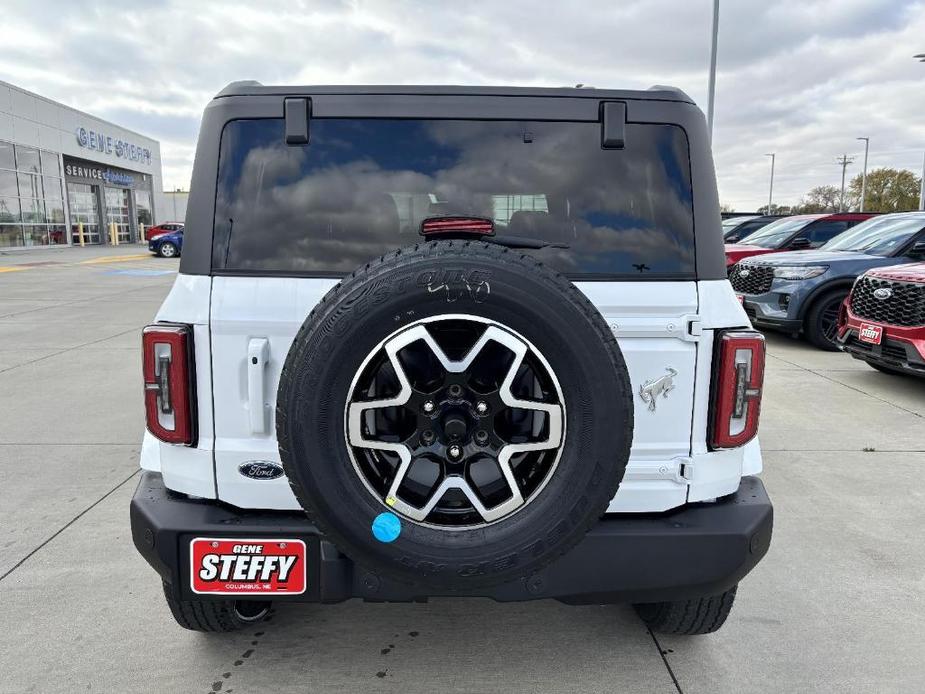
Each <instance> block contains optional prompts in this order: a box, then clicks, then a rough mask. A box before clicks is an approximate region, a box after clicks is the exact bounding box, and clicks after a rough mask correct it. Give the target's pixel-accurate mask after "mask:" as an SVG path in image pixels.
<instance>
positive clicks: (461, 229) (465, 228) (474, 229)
mask: <svg viewBox="0 0 925 694" xmlns="http://www.w3.org/2000/svg"><path fill="white" fill-rule="evenodd" d="M494 233H495V223H494V221H493V220H491V219H489V218H488V217H428V218H427V219H425V220H424V221H423V222H421V235H422V236H440V235H441V234H465V235H469V234H471V235H473V236H492V235H494Z"/></svg>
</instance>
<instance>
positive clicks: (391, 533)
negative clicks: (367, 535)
mask: <svg viewBox="0 0 925 694" xmlns="http://www.w3.org/2000/svg"><path fill="white" fill-rule="evenodd" d="M399 535H401V521H400V520H398V516H396V515H395V514H394V513H388V512H386V513H380V514H379V515H378V516H376V517H375V518H373V537H375V538H376V539H377V540H379V542H393V541H394V540H396V539H398V536H399Z"/></svg>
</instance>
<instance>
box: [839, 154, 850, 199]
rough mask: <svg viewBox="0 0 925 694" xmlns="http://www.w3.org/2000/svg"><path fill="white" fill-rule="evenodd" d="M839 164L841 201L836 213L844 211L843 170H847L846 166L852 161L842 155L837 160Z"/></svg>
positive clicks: (845, 155)
mask: <svg viewBox="0 0 925 694" xmlns="http://www.w3.org/2000/svg"><path fill="white" fill-rule="evenodd" d="M837 161H838V163H839V164H841V200H840V201H839V203H838V211H839V212H844V211H845V169H847V168H848V164H850V163H851V162H853V161H854V159H852V158H850V157H849V156H848V155H847V154H843V155H842V156H841V158H840V159H838V160H837Z"/></svg>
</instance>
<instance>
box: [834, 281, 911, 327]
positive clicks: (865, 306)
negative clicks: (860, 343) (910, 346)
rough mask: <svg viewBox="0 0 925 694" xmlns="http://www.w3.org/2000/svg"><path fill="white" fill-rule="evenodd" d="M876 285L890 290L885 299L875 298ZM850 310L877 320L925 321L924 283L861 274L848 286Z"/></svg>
mask: <svg viewBox="0 0 925 694" xmlns="http://www.w3.org/2000/svg"><path fill="white" fill-rule="evenodd" d="M878 289H889V290H891V291H892V292H893V293H892V295H891V296H889V297H888V298H886V299H878V298H877V297H876V296H874V292H876V291H877V290H878ZM851 311H852V312H853V313H854V314H855V315H856V316H859V317H861V318H866V319H868V320H872V321H876V322H878V323H889V324H890V325H903V326H917V325H925V284H920V283H916V282H899V281H896V280H888V279H882V278H880V277H866V276H865V277H862V278H861V279H859V280H858V281H857V282H856V283H855V285H854V289H852V290H851Z"/></svg>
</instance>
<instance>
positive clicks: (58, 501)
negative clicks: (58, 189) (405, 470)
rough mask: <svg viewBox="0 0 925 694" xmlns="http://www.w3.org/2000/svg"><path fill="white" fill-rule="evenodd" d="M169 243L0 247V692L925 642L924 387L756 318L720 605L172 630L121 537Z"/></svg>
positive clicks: (501, 675)
mask: <svg viewBox="0 0 925 694" xmlns="http://www.w3.org/2000/svg"><path fill="white" fill-rule="evenodd" d="M177 265H178V263H177V261H173V260H162V259H154V258H151V257H149V256H147V254H146V253H145V252H144V249H143V248H142V247H140V246H121V247H118V248H107V249H90V248H87V249H79V248H78V249H66V250H52V251H35V252H24V253H23V252H10V253H7V254H0V531H2V534H0V613H2V615H3V619H2V626H0V673H2V674H0V692H57V691H67V692H71V691H94V692H96V691H103V692H108V691H121V692H127V691H133V692H134V691H138V692H141V691H144V692H237V693H238V694H244V693H246V692H263V691H274V692H306V691H310V692H328V691H331V692H360V691H401V692H435V691H442V692H501V691H504V692H521V691H522V692H537V691H550V692H605V691H606V692H666V693H669V692H677V691H682V692H685V693H688V692H751V691H755V692H759V691H760V692H771V691H779V692H795V691H800V692H802V691H824V692H849V691H850V692H894V691H895V692H909V691H922V689H923V687H925V685H923V682H925V679H923V673H922V661H923V653H925V630H923V629H922V624H923V623H925V600H922V598H921V594H922V590H923V588H925V552H923V551H922V540H921V535H920V531H921V528H922V527H923V525H925V494H923V486H922V485H921V484H920V480H919V479H918V476H919V475H920V474H922V472H923V471H925V421H923V417H925V383H922V382H920V381H915V380H913V379H911V378H900V377H891V376H887V375H884V374H881V373H878V372H876V371H874V370H873V369H871V368H869V367H868V366H866V365H865V364H862V363H860V362H856V361H854V360H852V359H851V358H850V357H848V356H847V355H844V354H828V353H824V352H820V351H817V350H815V349H813V348H811V347H809V346H808V345H806V344H805V343H803V342H798V341H794V340H791V339H789V338H785V337H780V336H773V335H771V336H769V337H768V344H769V353H770V358H769V360H768V361H769V364H768V369H767V377H766V384H767V390H766V395H765V398H764V407H763V410H764V411H763V419H762V425H761V441H762V445H763V448H764V452H765V473H764V479H765V482H766V484H767V487H768V490H769V492H770V494H771V497H772V499H773V500H774V502H775V505H776V511H775V512H776V527H775V535H774V540H773V542H772V545H771V550H770V552H769V554H768V556H767V558H766V559H765V560H764V561H763V562H762V563H761V564H760V565H759V566H758V568H757V569H756V570H755V572H754V573H753V574H751V575H750V576H749V577H748V578H747V579H746V580H745V581H744V582H743V584H742V586H741V588H740V592H739V596H738V599H737V604H736V607H735V609H734V610H733V613H732V616H731V617H730V620H729V622H728V623H727V625H726V626H725V627H724V629H723V630H721V631H720V632H719V633H717V634H714V635H710V636H703V637H694V638H666V637H661V636H660V637H658V638H657V639H656V638H655V637H653V636H652V635H651V634H650V633H649V632H648V631H647V630H646V629H645V628H644V627H643V625H642V623H641V622H640V621H639V620H638V619H637V618H636V616H635V614H634V613H633V611H632V610H631V609H630V608H629V607H568V606H565V605H561V604H558V603H555V602H538V603H530V604H513V605H499V604H495V603H492V602H489V601H465V600H450V599H444V600H434V601H431V602H430V603H428V604H412V605H385V604H362V603H359V602H350V603H346V604H341V605H332V606H309V605H306V606H289V607H287V608H286V609H284V610H280V611H278V612H276V613H274V614H273V615H272V617H271V619H270V620H269V621H268V622H267V623H264V624H260V625H259V626H257V627H255V628H254V629H252V630H250V631H247V632H242V633H239V634H233V635H202V634H196V633H191V632H187V631H184V630H182V629H180V628H179V627H177V626H176V625H175V623H174V622H173V620H172V618H171V617H170V615H169V613H168V611H167V608H166V606H165V605H164V602H163V599H162V596H161V591H160V585H159V581H158V579H157V577H156V576H155V574H154V573H153V572H152V571H151V570H150V569H149V567H148V566H147V564H145V562H144V561H143V560H142V559H141V558H140V556H139V555H138V554H137V553H136V552H135V549H134V547H133V546H132V542H131V537H130V533H129V527H128V503H129V499H130V498H131V496H132V492H133V491H134V488H135V484H136V482H137V470H138V452H139V444H140V441H141V435H142V431H143V426H144V424H143V412H142V401H141V395H140V394H141V391H140V381H139V359H140V355H139V352H140V350H139V345H140V337H139V331H140V329H141V327H142V326H144V325H145V324H146V323H147V322H148V321H149V320H150V319H151V318H152V317H153V315H154V313H155V311H156V309H157V307H158V306H159V304H160V302H161V300H162V298H163V297H164V295H165V294H166V293H167V291H168V289H169V287H170V285H171V283H172V281H173V278H174V276H175V273H176V268H177Z"/></svg>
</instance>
